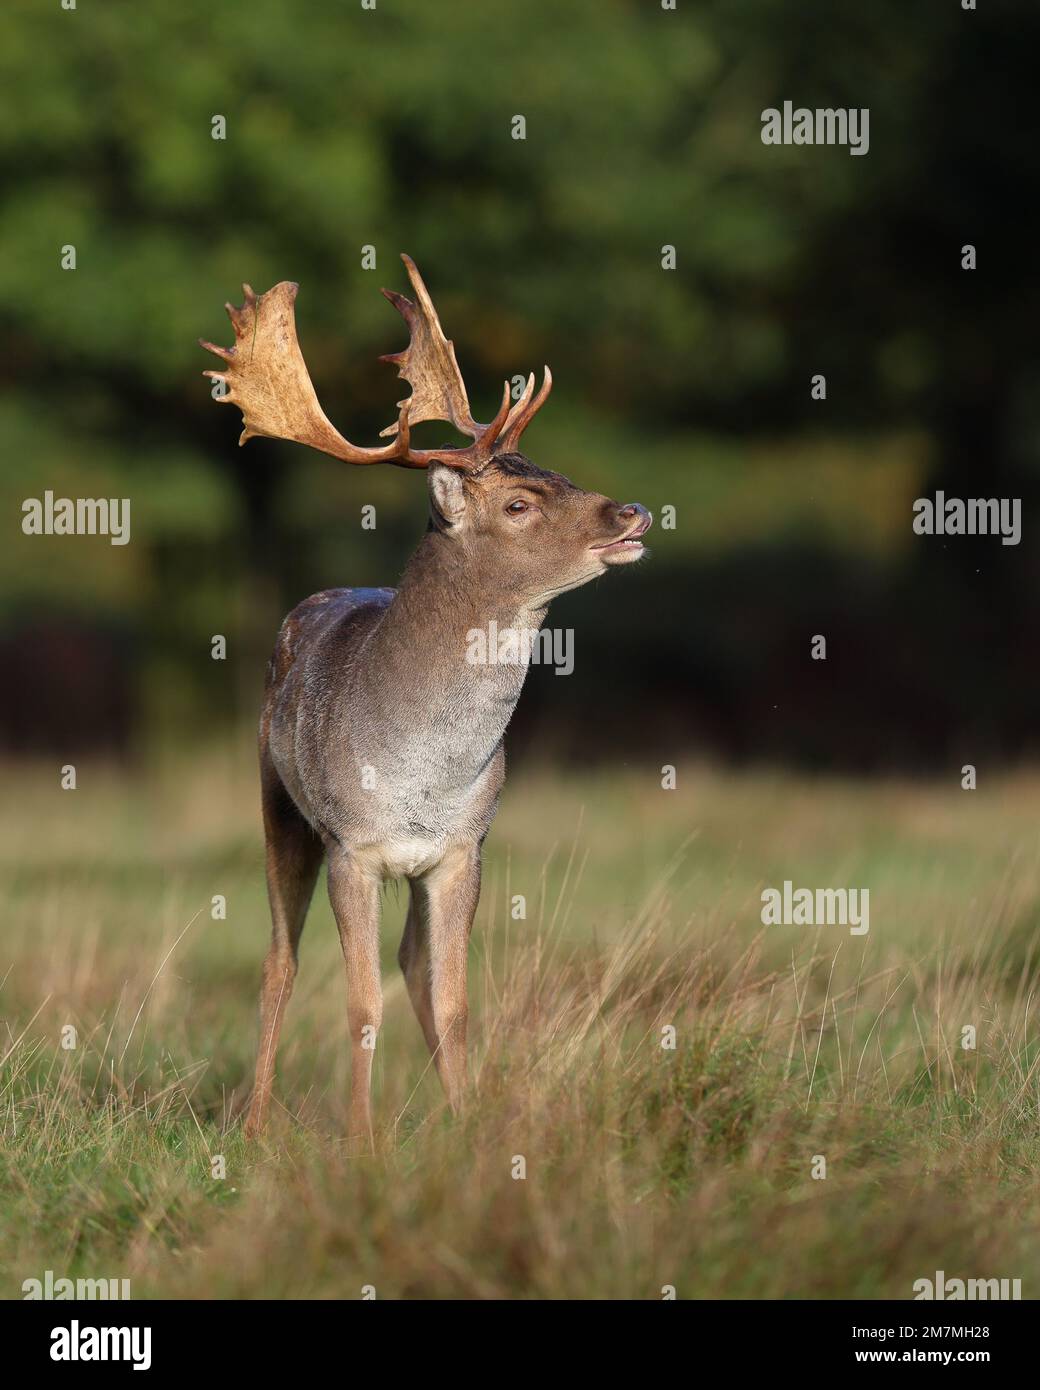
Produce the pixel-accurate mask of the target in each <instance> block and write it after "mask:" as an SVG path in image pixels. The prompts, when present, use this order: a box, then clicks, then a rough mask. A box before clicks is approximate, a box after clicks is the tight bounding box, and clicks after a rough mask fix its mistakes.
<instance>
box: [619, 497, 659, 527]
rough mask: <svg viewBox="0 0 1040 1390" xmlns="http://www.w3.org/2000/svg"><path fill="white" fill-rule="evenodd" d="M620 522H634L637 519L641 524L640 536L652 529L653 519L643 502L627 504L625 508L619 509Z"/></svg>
mask: <svg viewBox="0 0 1040 1390" xmlns="http://www.w3.org/2000/svg"><path fill="white" fill-rule="evenodd" d="M617 514H618V520H619V521H634V520H635V519H636V518H637V517H638V519H639V521H640V523H641V530H640V535H642V533H643V531H646V530H648V529H649V527H650V523H651V521H653V517H652V516H651V515H650V513H649V512H648V511H647V509H646V508H645V507H644V506H643V504H642V503H641V502H626V503H625V505H624V506H623V507H618V513H617Z"/></svg>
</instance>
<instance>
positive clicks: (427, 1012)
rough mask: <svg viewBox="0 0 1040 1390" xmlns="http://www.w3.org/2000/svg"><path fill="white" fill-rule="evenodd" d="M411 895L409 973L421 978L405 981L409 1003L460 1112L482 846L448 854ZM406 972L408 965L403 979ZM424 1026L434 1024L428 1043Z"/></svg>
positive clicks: (453, 1104)
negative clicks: (413, 939) (416, 944)
mask: <svg viewBox="0 0 1040 1390" xmlns="http://www.w3.org/2000/svg"><path fill="white" fill-rule="evenodd" d="M413 890H414V893H415V900H416V901H415V905H416V907H417V909H418V912H419V914H420V917H421V922H420V923H418V924H416V926H417V927H418V930H419V932H420V933H421V935H420V937H419V940H420V941H421V948H420V949H419V950H418V951H417V953H416V957H415V963H414V965H412V969H413V970H414V969H415V967H416V966H418V967H419V968H420V969H421V970H422V972H423V978H422V979H416V980H413V979H412V978H409V992H410V993H411V994H412V999H413V1002H415V1000H416V997H417V995H418V996H419V999H420V1003H421V1007H419V1006H417V1008H416V1012H417V1013H418V1015H419V1021H420V1023H422V1024H423V1031H424V1032H425V1033H426V1034H427V1041H428V1042H429V1043H430V1045H431V1047H434V1052H433V1058H434V1062H435V1063H436V1066H437V1072H438V1075H439V1076H440V1078H441V1082H442V1083H443V1086H444V1089H445V1091H446V1092H447V1095H448V1101H449V1104H450V1105H451V1108H452V1110H454V1111H456V1112H458V1110H459V1108H460V1106H461V1104H462V1096H463V1091H464V1089H465V1085H466V1024H467V1021H468V1018H469V1005H468V1002H467V998H466V956H467V952H468V948H469V934H470V929H471V927H472V926H473V917H474V914H475V913H476V910H477V900H478V898H479V897H480V846H479V845H476V844H474V845H459V846H456V847H454V848H453V849H451V850H449V851H448V853H447V854H446V855H445V856H444V858H443V859H442V860H441V861H440V863H439V864H436V865H435V866H434V867H433V868H432V869H430V870H428V872H427V873H425V874H423V875H422V876H421V877H419V878H417V879H415V881H414V883H413ZM403 944H404V943H402V945H403ZM402 963H403V962H402ZM410 964H411V963H410ZM408 970H409V966H408V965H406V966H405V973H406V975H407V974H408ZM427 989H428V994H427V993H426V990H427ZM427 1020H429V1021H430V1022H432V1033H433V1038H432V1039H431V1037H430V1030H429V1026H428V1023H427ZM434 1044H435V1046H434Z"/></svg>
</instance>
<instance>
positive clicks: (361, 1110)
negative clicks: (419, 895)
mask: <svg viewBox="0 0 1040 1390" xmlns="http://www.w3.org/2000/svg"><path fill="white" fill-rule="evenodd" d="M328 862H329V899H330V901H331V903H332V910H333V912H334V913H335V915H336V925H337V926H338V927H339V939H340V944H341V945H342V947H343V959H344V962H345V963H346V967H347V1025H348V1028H349V1030H350V1120H349V1129H348V1133H349V1137H350V1138H351V1139H352V1140H355V1141H360V1142H361V1143H363V1144H367V1145H368V1146H369V1147H370V1148H371V1146H372V1108H371V1090H372V1058H373V1057H374V1055H375V1046H376V1037H377V1035H378V1033H379V1025H380V1023H381V1022H382V1019H383V991H382V986H381V983H380V978H379V887H380V880H379V879H378V878H375V877H373V876H372V874H371V873H370V872H368V871H367V870H366V869H365V868H363V867H362V866H361V865H359V864H358V863H357V861H356V860H355V859H353V858H352V856H351V855H349V854H347V853H345V852H343V851H340V850H335V851H332V852H330V854H329V861H328Z"/></svg>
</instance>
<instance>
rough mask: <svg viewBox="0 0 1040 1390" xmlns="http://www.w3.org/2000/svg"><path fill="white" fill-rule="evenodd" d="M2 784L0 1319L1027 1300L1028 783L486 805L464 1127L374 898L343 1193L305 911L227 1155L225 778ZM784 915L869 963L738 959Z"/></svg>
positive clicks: (761, 944) (1030, 1164)
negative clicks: (16, 1304)
mask: <svg viewBox="0 0 1040 1390" xmlns="http://www.w3.org/2000/svg"><path fill="white" fill-rule="evenodd" d="M5 781H6V782H7V784H8V787H9V789H10V790H12V791H13V793H14V795H13V796H11V797H9V804H10V805H11V806H12V809H9V811H8V813H7V816H6V818H5V820H4V822H3V824H2V830H3V834H2V836H0V846H2V849H0V853H2V855H3V861H4V870H5V876H6V878H7V881H8V882H7V894H6V903H7V910H6V913H5V929H4V936H3V940H2V943H0V978H2V979H3V988H2V991H0V1030H2V1031H0V1058H2V1063H3V1064H2V1068H0V1293H2V1294H3V1295H4V1296H8V1297H18V1296H20V1289H21V1282H22V1280H23V1279H26V1278H29V1277H34V1276H35V1277H39V1276H41V1275H42V1274H43V1271H44V1270H45V1269H48V1268H50V1269H52V1270H54V1271H55V1272H56V1273H58V1274H71V1275H76V1274H80V1275H83V1276H87V1277H103V1276H106V1275H107V1276H111V1277H129V1278H130V1279H131V1281H132V1287H133V1292H134V1295H135V1296H136V1297H143V1296H149V1295H151V1296H174V1297H222V1296H231V1297H308V1296H309V1297H349V1298H355V1297H359V1296H360V1294H361V1290H362V1288H363V1286H365V1285H373V1286H374V1287H375V1288H376V1290H377V1292H378V1295H379V1296H380V1297H408V1296H412V1297H473V1298H504V1297H534V1298H544V1297H561V1298H583V1297H608V1298H631V1297H637V1298H659V1297H660V1296H661V1289H662V1286H664V1285H669V1284H672V1285H675V1287H676V1289H677V1291H678V1294H679V1296H680V1297H704V1296H723V1297H760V1296H763V1297H768V1296H772V1297H777V1296H794V1297H850V1296H853V1297H854V1296H865V1297H880V1296H888V1297H897V1298H906V1297H910V1296H912V1293H911V1289H912V1284H913V1281H914V1280H915V1279H917V1278H920V1277H922V1276H930V1275H932V1274H933V1273H934V1271H935V1270H936V1269H944V1270H946V1271H947V1273H948V1274H949V1275H951V1276H952V1275H955V1274H956V1275H960V1276H962V1277H987V1276H998V1277H999V1276H1006V1277H1014V1278H1021V1279H1022V1281H1023V1294H1024V1296H1025V1297H1031V1296H1036V1294H1037V1292H1038V1291H1040V1244H1038V1242H1037V1227H1038V1220H1037V1215H1036V1213H1037V1209H1038V1198H1040V1180H1038V1177H1037V1174H1038V1172H1040V1138H1038V1109H1040V1069H1038V1049H1037V1043H1036V1039H1035V1037H1034V1036H1033V1034H1032V1032H1031V1027H1032V1021H1033V1017H1034V1013H1035V1006H1034V995H1035V989H1036V984H1037V965H1036V939H1037V931H1036V927H1037V893H1038V867H1040V854H1038V843H1037V833H1036V828H1035V824H1034V820H1035V813H1034V807H1035V805H1036V800H1037V792H1038V790H1040V783H1038V781H1037V779H1036V778H1035V777H1021V778H1017V779H1011V780H1007V781H1005V782H1003V783H1002V784H1000V785H999V786H997V787H991V788H990V789H989V790H987V791H980V792H977V793H964V792H962V791H960V789H959V786H958V784H957V781H956V780H955V779H951V783H950V785H949V786H946V787H937V786H910V785H901V784H895V783H892V784H879V785H873V786H866V785H855V784H847V783H837V782H810V781H802V780H797V779H793V778H790V777H785V776H779V775H777V776H768V775H764V774H759V775H753V776H752V775H748V776H743V777H725V776H721V775H719V774H715V773H712V772H709V771H706V770H694V769H690V770H687V771H685V772H684V773H683V774H682V776H681V782H680V789H679V790H678V791H676V792H670V793H665V792H662V791H661V790H659V788H658V784H657V781H656V778H655V777H654V776H653V775H652V770H651V772H650V773H649V774H648V775H647V776H646V777H645V778H642V779H640V778H638V777H637V776H636V775H635V773H633V774H631V775H629V776H627V777H625V778H612V779H611V778H591V777H590V778H586V779H578V780H574V781H569V782H553V781H549V780H545V779H540V780H539V779H536V780H532V781H528V782H526V783H525V782H523V781H522V780H520V779H516V778H514V779H513V781H512V782H511V783H510V785H509V787H508V788H507V796H506V800H505V804H504V807H503V811H502V814H501V815H500V818H499V822H498V824H497V826H496V828H495V830H494V831H493V834H492V843H491V845H490V853H489V863H488V871H487V876H486V880H485V893H484V898H483V900H482V903H481V908H480V914H479V918H478V922H479V927H478V930H477V932H476V933H475V941H474V949H473V956H472V963H471V974H470V979H471V995H472V996H473V1001H474V1021H473V1029H472V1032H473V1044H472V1052H473V1061H474V1071H475V1080H474V1086H473V1092H472V1098H471V1103H470V1106H469V1109H468V1112H467V1114H466V1115H465V1116H464V1117H463V1118H462V1119H460V1120H457V1121H456V1120H452V1119H451V1117H450V1116H449V1115H448V1114H447V1113H446V1111H445V1108H444V1105H443V1102H442V1099H441V1096H440V1093H439V1090H438V1087H437V1084H436V1081H435V1080H434V1078H433V1076H432V1071H431V1069H430V1068H429V1064H428V1058H427V1057H426V1055H425V1049H424V1046H423V1043H422V1040H421V1037H420V1034H419V1030H418V1026H417V1025H416V1023H415V1021H414V1019H413V1018H412V1016H411V1013H410V1009H409V1005H408V1001H407V997H406V995H405V992H404V990H403V987H402V985H401V983H400V981H399V977H398V975H397V972H396V967H395V966H394V965H393V956H394V952H395V950H396V940H397V936H396V932H397V930H398V929H399V926H400V922H401V918H402V917H403V903H402V902H399V901H397V900H396V897H395V895H394V893H393V891H392V890H391V891H390V893H389V894H388V902H387V914H386V930H385V933H384V937H385V940H384V952H385V954H384V963H385V975H386V980H385V987H386V1013H385V1020H384V1026H383V1030H382V1034H381V1037H380V1047H379V1053H378V1055H377V1064H376V1105H377V1114H378V1115H379V1117H380V1120H381V1130H380V1134H379V1136H378V1142H377V1149H378V1151H377V1153H376V1154H375V1155H374V1156H370V1157H364V1158H358V1157H355V1156H351V1155H350V1154H349V1153H348V1152H346V1150H345V1148H344V1146H343V1144H342V1142H341V1139H340V1133H341V1126H342V1122H343V1117H344V1113H345V1104H344V1102H345V1095H346V1085H347V1065H348V1063H347V1053H346V1046H345V1011H344V1008H343V1002H344V1000H343V984H342V971H341V968H340V965H339V959H338V950H339V948H338V943H337V940H336V935H335V931H334V929H333V927H332V923H331V917H330V913H329V910H328V906H327V904H326V903H325V901H324V897H323V895H322V894H321V893H320V890H319V898H318V899H317V900H316V904H315V909H314V910H313V913H312V921H311V922H310V924H309V925H308V930H307V933H306V935H305V937H304V942H303V951H302V968H301V975H300V979H299V982H298V985H297V991H296V994H295V996H294V998H293V1002H292V1005H291V1008H290V1013H289V1019H288V1024H287V1028H286V1036H285V1041H284V1045H283V1051H282V1055H281V1059H280V1068H279V1080H278V1085H277V1091H276V1095H277V1096H278V1098H279V1100H280V1107H281V1108H279V1109H278V1111H277V1114H276V1116H275V1122H274V1125H273V1128H272V1131H271V1134H270V1135H269V1137H268V1138H267V1140H265V1141H264V1142H263V1143H261V1144H260V1145H258V1146H253V1147H249V1146H246V1145H245V1144H244V1143H243V1141H242V1139H241V1137H240V1135H239V1132H238V1128H237V1124H236V1123H235V1120H234V1116H235V1114H236V1112H237V1106H238V1104H240V1103H241V1101H242V1099H243V1098H244V1095H245V1089H246V1085H247V1079H248V1074H249V1071H250V1067H251V1061H252V1057H251V1052H252V1047H253V1044H254V1038H255V995H256V988H257V982H258V974H259V962H260V958H261V956H262V953H263V949H264V944H265V940H266V934H267V923H266V908H265V905H264V901H263V887H262V872H261V857H260V845H259V840H258V835H257V831H256V826H255V815H254V811H253V791H252V780H251V772H249V771H248V769H247V768H246V766H245V765H240V764H237V763H234V762H231V761H227V760H221V759H217V760H214V759H210V760H206V761H205V762H203V761H201V760H200V761H199V762H198V763H197V764H195V765H193V766H192V767H190V768H188V769H184V768H166V769H162V768H160V769H157V770H155V771H154V772H152V773H151V774H149V775H148V776H147V777H146V776H143V775H141V776H138V777H136V778H134V779H129V780H123V779H120V778H118V777H116V776H115V775H114V774H112V773H111V772H106V771H105V770H104V769H94V770H92V769H81V771H80V787H79V790H77V791H76V792H73V793H61V792H60V791H58V790H57V789H56V777H55V776H54V773H53V770H52V769H42V770H41V769H35V770H34V769H23V770H22V771H21V772H19V773H9V774H8V775H7V777H6V778H5ZM42 824H46V825H47V826H48V832H47V839H46V841H45V840H44V839H43V838H42V837H41V833H40V826H41V825H42ZM784 878H792V879H794V880H795V881H796V882H798V883H801V884H806V885H809V886H825V885H826V886H842V885H853V884H854V885H857V886H866V887H869V888H870V891H871V930H870V933H869V935H868V936H867V937H865V938H854V937H852V936H850V935H849V933H848V932H847V930H844V929H841V928H838V927H823V928H819V929H816V928H805V927H772V928H768V929H765V928H763V927H762V926H761V924H760V921H759V909H760V901H759V893H760V891H761V888H762V887H763V886H764V885H766V884H773V883H779V882H781V881H782V880H783V879H784ZM217 893H219V894H223V895H225V896H226V898H227V904H228V915H227V920H226V921H219V920H217V921H215V920H213V919H212V917H211V915H210V901H211V898H212V896H213V895H214V894H217ZM517 893H523V894H524V895H525V896H526V898H527V902H528V912H527V918H526V920H523V921H516V920H513V919H512V917H511V915H510V911H509V903H510V901H511V899H512V897H513V895H514V894H517ZM69 1024H71V1025H73V1026H74V1027H75V1029H76V1030H77V1040H76V1041H77V1045H76V1047H75V1048H74V1049H72V1050H65V1049H63V1048H62V1046H61V1029H62V1027H63V1026H64V1025H69ZM666 1025H672V1026H674V1028H675V1030H676V1046H675V1048H674V1050H668V1049H666V1048H663V1047H662V1046H661V1039H662V1029H663V1028H664V1027H665V1026H666ZM967 1025H971V1026H973V1027H975V1029H976V1030H977V1037H978V1046H977V1048H976V1049H975V1050H973V1051H966V1050H964V1049H963V1048H962V1047H961V1045H960V1044H961V1036H962V1029H963V1028H964V1027H965V1026H967ZM215 1155H223V1157H224V1159H225V1162H226V1177H225V1178H223V1179H215V1178H213V1177H212V1176H211V1160H212V1158H213V1157H214V1156H215ZM815 1155H823V1156H824V1157H825V1158H826V1162H827V1177H826V1179H825V1180H822V1181H819V1180H814V1179H813V1177H812V1176H811V1170H812V1164H813V1159H814V1156H815ZM517 1156H522V1157H523V1158H524V1160H525V1162H526V1177H525V1178H524V1179H522V1180H517V1179H516V1178H515V1177H514V1176H513V1174H514V1171H515V1168H516V1158H517Z"/></svg>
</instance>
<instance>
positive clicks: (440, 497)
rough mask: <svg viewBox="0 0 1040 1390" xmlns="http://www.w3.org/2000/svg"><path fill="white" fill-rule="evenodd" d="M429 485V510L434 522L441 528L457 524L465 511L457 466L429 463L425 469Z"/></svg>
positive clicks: (463, 488) (460, 477)
mask: <svg viewBox="0 0 1040 1390" xmlns="http://www.w3.org/2000/svg"><path fill="white" fill-rule="evenodd" d="M427 480H428V482H429V485H430V510H431V511H432V513H433V520H434V524H435V525H436V526H437V527H439V528H440V529H441V530H444V529H448V528H451V527H452V526H458V524H459V522H460V521H461V520H462V518H463V516H464V514H465V511H466V489H465V487H464V485H463V482H462V474H461V473H460V472H459V470H458V469H457V468H449V467H448V466H447V465H446V464H443V463H436V462H434V463H431V464H430V466H429V469H428V470H427Z"/></svg>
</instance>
